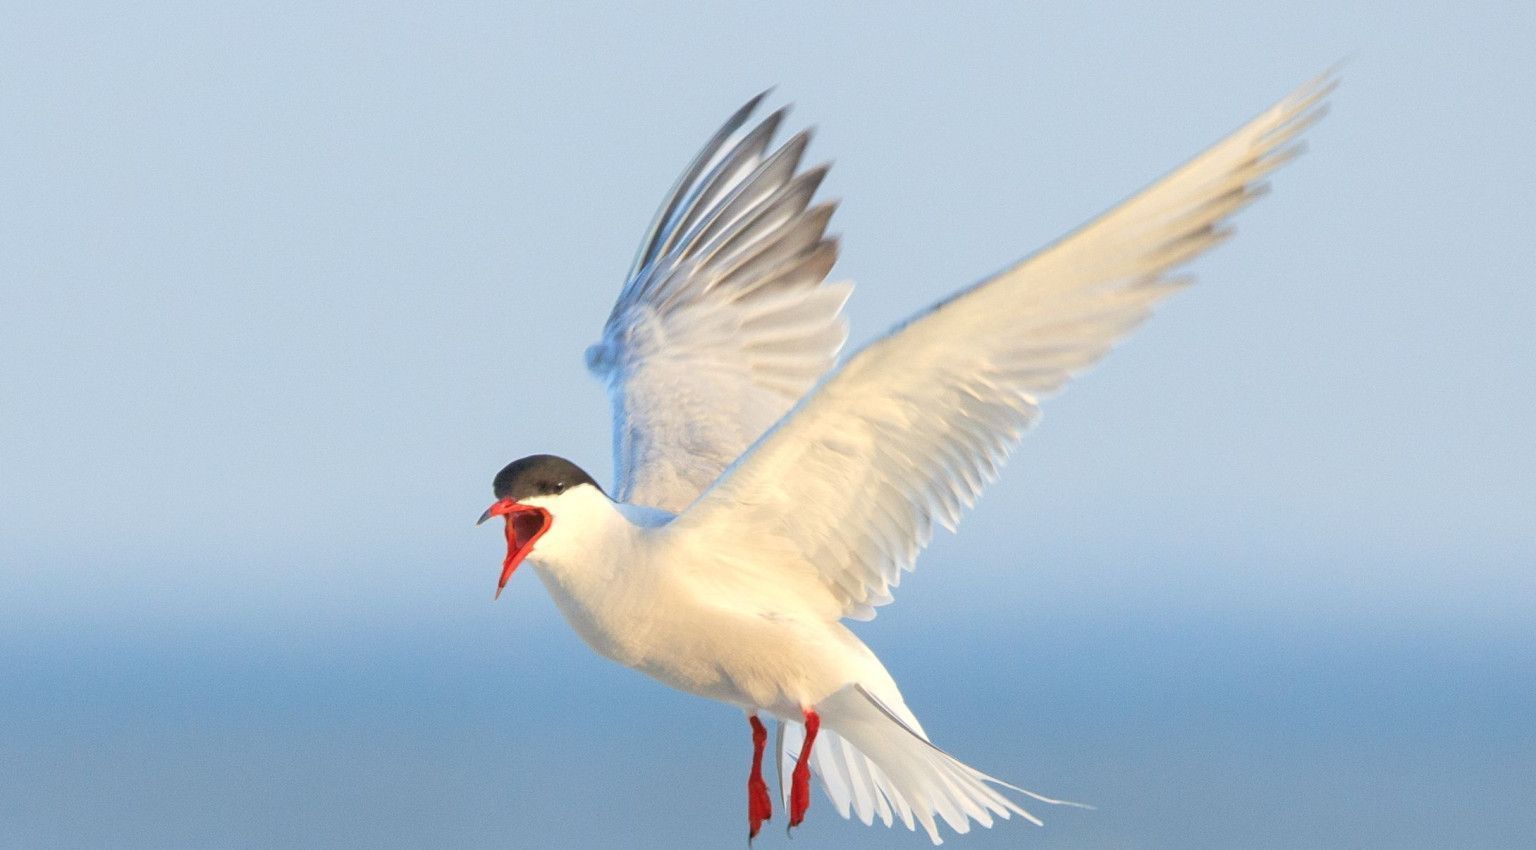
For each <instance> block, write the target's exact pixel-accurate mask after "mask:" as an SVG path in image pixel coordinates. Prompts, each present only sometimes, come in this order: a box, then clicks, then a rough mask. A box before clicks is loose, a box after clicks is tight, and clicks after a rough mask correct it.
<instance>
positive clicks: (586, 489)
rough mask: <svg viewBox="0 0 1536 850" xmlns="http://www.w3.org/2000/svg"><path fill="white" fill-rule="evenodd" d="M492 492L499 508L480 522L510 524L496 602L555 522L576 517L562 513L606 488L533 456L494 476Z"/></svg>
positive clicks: (563, 463)
mask: <svg viewBox="0 0 1536 850" xmlns="http://www.w3.org/2000/svg"><path fill="white" fill-rule="evenodd" d="M491 489H492V491H493V492H494V493H495V495H496V502H495V503H494V504H492V505H491V506H490V507H489V508H486V509H485V513H483V514H481V515H480V520H479V522H485V521H486V520H488V519H490V518H491V517H493V516H499V517H506V520H507V557H506V560H504V561H502V562H501V581H500V582H499V583H498V584H497V585H496V595H497V596H498V597H499V596H501V590H502V588H504V587H506V586H507V580H508V579H510V578H512V572H513V571H514V570H516V569H517V566H518V564H521V563H522V562H523V559H525V558H527V557H528V555H529V554H530V553H532V552H533V550H534V548H535V547H536V546H537V545H538V543H539V540H540V539H541V538H543V537H544V535H545V534H547V533H548V532H549V530H550V529H551V528H552V527H553V526H554V524H555V521H556V517H557V516H560V515H562V514H566V513H570V514H573V515H574V514H575V513H577V511H575V510H572V511H565V510H563V508H574V507H575V506H576V504H577V503H578V502H581V501H583V500H585V499H587V498H589V497H590V496H592V495H593V494H599V495H600V494H601V493H602V488H600V487H598V486H597V482H596V481H594V480H592V476H590V475H588V474H587V473H586V472H584V471H583V470H582V468H581V467H579V466H577V465H576V464H574V463H571V462H570V461H568V460H566V459H565V458H562V457H555V456H554V455H530V456H529V457H525V458H523V459H521V460H515V461H513V462H511V463H509V464H507V465H506V467H505V468H503V469H502V470H501V471H500V472H498V473H496V480H495V481H494V482H492V484H491ZM603 498H604V499H606V498H607V497H606V496H603ZM476 524H477V525H478V524H479V523H476Z"/></svg>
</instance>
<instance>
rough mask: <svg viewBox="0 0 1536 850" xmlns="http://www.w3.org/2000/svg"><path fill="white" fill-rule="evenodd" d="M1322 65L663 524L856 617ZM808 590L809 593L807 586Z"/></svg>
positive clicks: (1235, 181)
mask: <svg viewBox="0 0 1536 850" xmlns="http://www.w3.org/2000/svg"><path fill="white" fill-rule="evenodd" d="M1333 86H1334V83H1333V81H1332V80H1331V78H1330V77H1328V76H1327V75H1325V76H1324V77H1321V78H1319V79H1317V80H1314V81H1313V82H1311V83H1308V84H1307V85H1305V86H1303V87H1302V88H1300V89H1299V90H1297V91H1296V92H1294V93H1292V94H1291V95H1290V96H1289V97H1287V98H1285V99H1284V100H1283V101H1281V102H1280V103H1279V104H1277V105H1275V106H1274V107H1272V108H1271V109H1269V110H1268V111H1267V112H1265V113H1264V114H1262V115H1260V116H1259V117H1258V118H1256V119H1254V120H1253V121H1252V122H1250V123H1249V124H1247V125H1246V126H1244V127H1242V128H1241V129H1239V130H1238V131H1237V132H1235V133H1233V134H1232V135H1231V136H1228V137H1227V138H1226V139H1224V140H1222V141H1221V142H1219V143H1217V144H1216V145H1215V146H1214V147H1212V148H1210V149H1208V150H1207V151H1206V152H1205V153H1203V154H1201V155H1199V156H1197V157H1195V158H1194V159H1193V160H1191V161H1190V162H1188V163H1186V164H1185V165H1184V166H1182V167H1181V168H1179V169H1178V170H1176V171H1174V172H1173V173H1171V174H1169V175H1168V176H1166V177H1164V178H1163V179H1162V180H1160V181H1158V182H1157V183H1155V184H1153V185H1152V186H1151V187H1149V188H1147V189H1145V190H1143V191H1142V192H1141V193H1140V194H1138V195H1136V196H1135V197H1133V198H1131V199H1130V200H1128V201H1126V202H1124V203H1122V204H1121V205H1120V206H1118V207H1116V208H1115V209H1113V210H1111V211H1110V212H1108V213H1106V214H1105V215H1103V216H1102V217H1100V218H1099V219H1097V220H1096V221H1094V222H1092V223H1090V224H1088V225H1087V226H1085V227H1083V228H1082V229H1080V230H1078V231H1077V232H1076V233H1074V234H1072V235H1070V236H1068V237H1067V238H1065V239H1063V240H1062V241H1060V242H1058V243H1056V244H1055V245H1052V246H1050V247H1049V248H1046V249H1045V250H1043V251H1041V252H1040V253H1038V254H1036V255H1034V256H1033V257H1031V258H1029V259H1026V260H1024V261H1023V262H1021V263H1019V264H1018V265H1016V266H1014V267H1013V268H1011V269H1008V270H1007V271H1004V272H1003V273H1001V274H999V275H997V276H996V277H993V278H991V279H990V280H986V281H983V282H982V283H980V284H977V285H976V286H973V287H971V288H969V289H967V290H964V291H962V292H960V293H959V294H957V295H955V296H953V297H951V298H949V299H947V300H945V301H942V302H940V303H939V304H938V305H936V306H934V307H933V308H931V309H929V310H928V311H926V312H924V313H922V314H920V315H918V316H917V317H914V318H913V319H911V320H909V321H908V322H906V323H905V324H903V325H901V326H898V327H897V328H896V329H895V330H893V331H892V332H891V333H890V334H888V335H887V336H885V337H884V338H882V339H880V340H878V341H877V342H875V343H873V344H871V345H870V346H868V347H867V348H865V349H863V350H862V351H860V352H859V353H858V354H857V355H856V356H854V357H853V358H852V359H851V360H850V361H848V363H847V364H846V365H844V366H843V367H842V368H841V369H840V370H839V371H838V372H837V373H836V374H835V375H833V376H832V377H831V378H829V379H828V380H827V381H826V382H825V383H823V384H822V386H821V387H819V388H818V389H817V390H816V392H815V393H813V394H812V395H811V396H809V397H808V398H806V399H805V400H804V401H803V402H802V403H801V404H800V405H799V406H798V407H797V408H796V409H795V410H794V411H793V412H792V413H790V414H789V415H788V416H786V417H785V418H784V419H783V420H781V421H780V422H779V423H778V424H777V425H775V426H774V428H773V430H771V431H770V432H769V433H768V434H767V435H766V436H764V438H763V439H762V440H761V441H759V442H758V443H757V444H756V445H755V446H754V447H753V449H752V450H751V452H750V453H749V454H747V455H746V456H744V457H743V458H742V459H741V460H740V461H738V462H737V464H736V465H735V466H733V467H732V468H731V469H730V470H728V471H727V472H726V474H725V475H724V476H722V477H721V479H720V481H719V482H717V483H716V484H715V485H714V486H713V487H712V488H711V489H710V490H709V491H708V492H707V493H705V494H704V495H703V496H702V497H701V498H700V499H699V501H698V502H697V503H695V504H694V505H693V506H692V507H690V508H689V509H688V510H687V511H686V512H685V513H683V514H682V515H681V516H680V517H679V518H678V519H677V520H675V521H674V522H673V524H672V527H673V529H674V531H675V533H677V534H679V535H683V534H687V535H690V536H691V535H699V536H700V537H697V538H691V539H693V541H694V545H701V544H702V545H703V546H705V547H706V548H707V549H709V550H710V551H714V552H716V553H718V555H719V556H720V557H721V558H722V560H723V561H724V562H725V563H728V564H732V565H737V566H740V565H758V566H751V567H747V568H748V569H756V570H768V569H770V568H769V567H767V566H760V565H764V564H771V565H773V567H772V568H775V569H778V568H780V565H785V566H783V567H782V569H787V570H790V571H791V572H792V573H793V574H792V575H785V574H782V572H781V573H780V575H778V576H777V577H774V578H772V579H769V577H767V576H763V575H758V576H756V578H758V579H765V580H771V581H775V582H777V583H781V584H788V583H792V584H793V585H794V586H795V587H796V588H800V589H802V590H803V589H805V588H817V587H819V588H820V589H822V590H824V591H825V595H824V598H813V599H807V600H806V604H807V605H808V606H810V607H812V608H814V609H817V610H820V611H821V612H822V613H823V614H826V613H829V612H831V613H835V614H836V615H839V616H845V617H853V618H858V619H868V618H870V617H873V616H874V607H875V606H878V605H882V604H885V603H887V602H889V601H890V600H891V594H890V591H891V588H892V587H894V586H895V585H896V584H897V583H898V582H899V581H900V578H901V573H902V571H903V570H910V569H911V568H912V567H913V564H914V562H915V561H916V559H917V555H918V552H919V551H920V550H921V549H922V548H923V547H924V546H925V545H927V543H928V541H929V539H930V538H931V536H932V531H933V524H934V523H935V522H937V523H939V524H940V525H943V526H945V527H946V528H949V529H951V530H953V528H954V527H955V525H956V523H957V522H958V521H959V520H960V516H961V513H962V512H963V510H964V509H966V508H968V507H969V506H970V505H971V504H972V503H973V501H974V500H975V499H976V497H977V495H978V494H979V493H980V492H981V489H982V487H983V486H984V485H985V484H986V483H988V482H989V481H991V480H992V479H993V478H994V477H995V476H996V474H997V471H998V467H999V466H1000V465H1001V464H1002V462H1003V461H1004V459H1005V458H1006V457H1007V455H1008V454H1009V452H1010V451H1011V450H1012V449H1013V447H1014V445H1015V444H1016V443H1017V442H1018V440H1019V437H1020V435H1022V434H1023V433H1024V431H1025V430H1026V429H1027V428H1029V426H1030V425H1031V424H1032V423H1033V422H1034V421H1035V419H1036V417H1037V415H1038V412H1039V411H1038V403H1039V399H1040V398H1041V397H1042V396H1045V395H1048V394H1050V393H1052V392H1055V391H1056V390H1058V389H1060V388H1061V387H1062V385H1063V384H1065V383H1066V382H1067V380H1068V379H1069V378H1071V377H1072V376H1073V375H1075V374H1077V373H1079V372H1082V371H1084V370H1085V369H1087V368H1088V367H1090V366H1092V365H1093V364H1094V363H1096V362H1097V361H1098V360H1099V359H1100V358H1101V357H1103V356H1104V354H1105V353H1106V352H1108V351H1109V349H1110V347H1111V346H1112V345H1114V344H1115V342H1117V341H1118V340H1120V339H1121V338H1123V337H1124V336H1126V335H1127V334H1128V333H1129V332H1130V331H1131V330H1132V329H1133V328H1135V327H1136V326H1137V325H1139V324H1140V323H1141V322H1142V321H1143V320H1144V319H1146V318H1147V316H1148V315H1149V313H1150V311H1151V309H1152V307H1153V305H1155V304H1156V303H1157V302H1159V301H1161V300H1162V299H1163V298H1165V297H1167V296H1168V295H1169V294H1171V293H1173V292H1175V291H1177V290H1178V289H1179V288H1181V286H1183V285H1184V283H1186V281H1185V280H1183V279H1179V278H1171V277H1169V276H1168V275H1169V272H1170V271H1171V270H1173V269H1174V268H1176V267H1178V266H1180V265H1182V264H1184V263H1186V262H1187V261H1189V260H1190V259H1192V258H1194V257H1195V256H1196V255H1198V254H1199V253H1201V252H1202V251H1205V250H1206V249H1208V248H1210V247H1211V246H1213V245H1215V244H1217V243H1218V242H1220V241H1222V240H1223V239H1224V238H1225V237H1226V236H1227V235H1229V232H1230V231H1228V230H1227V229H1225V228H1224V226H1223V224H1224V222H1225V220H1226V219H1227V218H1228V217H1229V216H1231V215H1232V214H1233V213H1234V212H1236V211H1237V210H1238V209H1240V208H1241V207H1243V206H1244V205H1246V204H1247V203H1248V202H1250V201H1252V200H1253V199H1254V198H1256V197H1257V196H1258V195H1259V194H1261V193H1262V192H1263V190H1264V188H1265V185H1264V184H1263V182H1262V181H1263V178H1264V177H1265V176H1266V175H1267V174H1269V172H1271V171H1273V170H1274V169H1276V168H1278V167H1280V166H1281V165H1283V164H1284V163H1286V162H1287V161H1289V160H1290V159H1292V158H1293V157H1294V156H1296V154H1297V153H1298V152H1299V150H1300V147H1299V144H1298V143H1297V142H1296V137H1297V135H1298V134H1300V133H1301V132H1302V131H1303V130H1304V129H1305V128H1306V127H1307V126H1309V125H1310V124H1311V123H1312V122H1313V121H1315V120H1316V119H1318V118H1319V117H1321V115H1322V112H1323V108H1322V106H1321V105H1320V104H1321V101H1322V99H1323V98H1324V97H1325V96H1326V95H1327V94H1328V93H1329V92H1330V91H1331V90H1332V88H1333ZM812 593H813V595H814V594H815V592H814V590H812Z"/></svg>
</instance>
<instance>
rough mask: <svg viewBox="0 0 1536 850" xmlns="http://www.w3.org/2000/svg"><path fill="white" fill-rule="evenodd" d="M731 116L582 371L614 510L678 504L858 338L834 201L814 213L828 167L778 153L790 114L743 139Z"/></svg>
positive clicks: (658, 224)
mask: <svg viewBox="0 0 1536 850" xmlns="http://www.w3.org/2000/svg"><path fill="white" fill-rule="evenodd" d="M762 98H763V95H758V96H757V97H756V98H753V99H752V100H751V101H750V102H749V103H747V104H746V105H745V106H743V107H742V108H741V109H739V110H737V112H736V114H734V115H732V116H731V117H730V118H729V119H728V120H727V121H726V122H725V125H724V126H722V127H721V128H720V130H719V132H717V133H716V134H715V136H714V138H712V139H710V140H709V143H708V144H706V145H705V146H704V149H703V150H701V151H700V152H699V154H698V156H696V157H695V158H694V160H693V162H692V163H691V164H690V165H689V166H688V168H687V170H686V171H684V172H683V175H682V177H680V178H679V179H678V181H677V184H676V185H675V186H674V187H673V189H672V192H671V194H670V195H669V196H668V197H667V200H666V201H665V202H664V203H663V204H662V205H661V208H660V209H659V210H658V211H657V213H656V219H655V221H654V222H652V224H651V227H650V229H649V230H648V231H647V233H646V236H645V239H644V240H643V241H642V242H641V244H640V250H639V252H638V253H637V254H636V256H635V262H634V266H633V267H632V268H631V270H630V277H629V282H628V283H626V284H625V286H624V289H623V291H622V292H621V293H620V295H619V300H618V303H617V304H615V305H614V307H613V312H612V314H610V315H609V317H608V322H607V324H606V325H605V327H604V328H603V338H602V341H601V342H599V343H597V344H596V345H593V346H592V347H590V348H588V349H587V366H588V368H590V369H591V370H592V372H593V373H594V374H596V375H598V376H599V377H601V378H603V379H604V381H605V382H606V383H607V385H608V395H609V398H610V399H611V400H612V402H613V417H614V441H613V455H614V468H615V472H616V475H617V479H618V480H617V484H616V489H617V492H616V496H617V498H618V499H619V500H620V501H625V502H633V503H636V504H643V505H650V506H653V507H658V508H663V509H666V510H670V511H674V512H676V511H681V510H682V509H683V508H684V507H686V506H687V505H688V504H689V503H691V502H693V501H694V499H695V498H697V497H698V495H699V494H700V493H701V492H703V491H704V489H705V488H706V487H708V486H709V484H710V483H711V482H713V481H714V480H715V479H716V478H717V477H718V476H719V475H720V473H721V472H722V471H723V470H724V469H725V468H726V467H727V466H728V465H729V464H730V463H731V462H732V461H734V460H735V459H736V458H737V457H739V456H740V455H741V453H742V452H744V451H746V449H747V447H748V446H750V445H752V442H753V441H754V440H756V439H757V438H758V437H759V436H761V435H762V433H763V432H764V431H766V430H767V429H768V428H769V426H771V425H772V424H773V423H774V422H775V421H777V420H778V419H779V417H781V416H783V415H784V413H785V412H787V411H788V410H789V409H790V407H791V406H793V405H794V403H795V402H796V401H798V400H799V399H800V397H801V396H802V395H804V394H805V392H806V391H807V390H808V389H810V388H811V386H813V385H814V384H815V383H816V381H817V380H818V379H819V378H820V377H821V376H822V374H823V373H825V372H826V371H827V369H829V368H830V367H831V365H832V363H833V361H834V360H835V359H836V357H837V353H838V351H839V350H841V348H842V346H843V343H844V342H845V341H846V340H847V338H848V328H847V324H846V322H844V320H843V319H842V317H841V315H840V314H841V312H842V307H843V304H844V302H846V301H847V300H848V295H849V293H850V292H851V291H852V285H851V284H846V283H845V284H825V283H824V281H825V279H826V276H827V272H829V271H830V270H831V269H832V265H833V263H834V262H836V260H837V242H836V240H835V239H832V238H829V237H828V236H827V235H826V229H827V221H828V220H829V219H830V218H831V217H832V211H833V209H834V208H835V207H836V204H834V203H823V204H820V205H817V206H814V207H813V206H811V200H812V197H813V196H814V195H815V194H816V190H817V188H818V187H819V186H820V185H821V181H822V179H823V178H824V177H826V173H827V166H825V165H821V166H817V167H815V168H811V169H807V170H803V171H802V170H801V169H800V160H801V158H802V156H803V155H804V153H805V148H806V144H807V143H808V142H809V141H810V133H809V132H808V131H806V132H801V133H799V134H797V135H795V136H793V137H792V138H790V139H789V141H787V142H785V143H784V144H783V145H782V146H780V147H778V148H777V149H775V150H771V151H770V148H771V146H772V143H773V136H774V133H775V131H776V130H777V129H778V127H779V124H780V123H781V122H782V121H783V119H784V115H785V110H782V109H781V110H779V111H777V112H774V113H773V114H771V115H769V116H768V117H767V118H766V119H764V120H763V121H762V122H761V123H759V124H758V125H757V126H755V127H754V128H752V129H751V130H749V131H747V132H745V133H741V134H738V131H739V130H740V129H741V128H742V126H743V125H744V124H745V123H746V121H747V119H748V118H749V117H750V116H751V114H752V112H753V111H754V110H755V109H756V107H757V105H758V103H759V102H761V100H762Z"/></svg>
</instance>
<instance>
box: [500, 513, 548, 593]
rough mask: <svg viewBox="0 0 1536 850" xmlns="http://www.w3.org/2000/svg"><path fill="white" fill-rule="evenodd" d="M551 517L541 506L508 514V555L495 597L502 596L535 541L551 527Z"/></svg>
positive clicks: (502, 566) (502, 565) (502, 563)
mask: <svg viewBox="0 0 1536 850" xmlns="http://www.w3.org/2000/svg"><path fill="white" fill-rule="evenodd" d="M549 519H550V518H549V512H548V511H545V510H542V509H539V508H534V509H532V510H520V511H514V512H512V513H509V514H507V529H506V537H507V557H506V558H505V559H504V560H503V561H502V562H501V581H500V582H498V583H497V584H496V597H495V598H497V599H500V598H501V591H502V589H503V588H505V587H506V586H507V582H508V581H509V580H510V579H511V578H512V573H513V571H515V570H516V569H517V567H518V565H519V564H521V563H522V562H523V559H524V558H526V557H528V550H530V549H532V548H533V544H534V541H536V540H538V539H539V538H540V537H541V536H543V534H544V532H545V531H546V530H548V529H549Z"/></svg>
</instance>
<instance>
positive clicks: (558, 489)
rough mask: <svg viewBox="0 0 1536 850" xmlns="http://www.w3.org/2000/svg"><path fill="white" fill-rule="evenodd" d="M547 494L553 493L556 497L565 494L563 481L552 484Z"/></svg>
mask: <svg viewBox="0 0 1536 850" xmlns="http://www.w3.org/2000/svg"><path fill="white" fill-rule="evenodd" d="M549 492H551V493H554V494H555V495H556V496H558V495H560V494H561V493H564V492H565V482H563V481H556V482H555V483H554V484H551V485H549Z"/></svg>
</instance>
